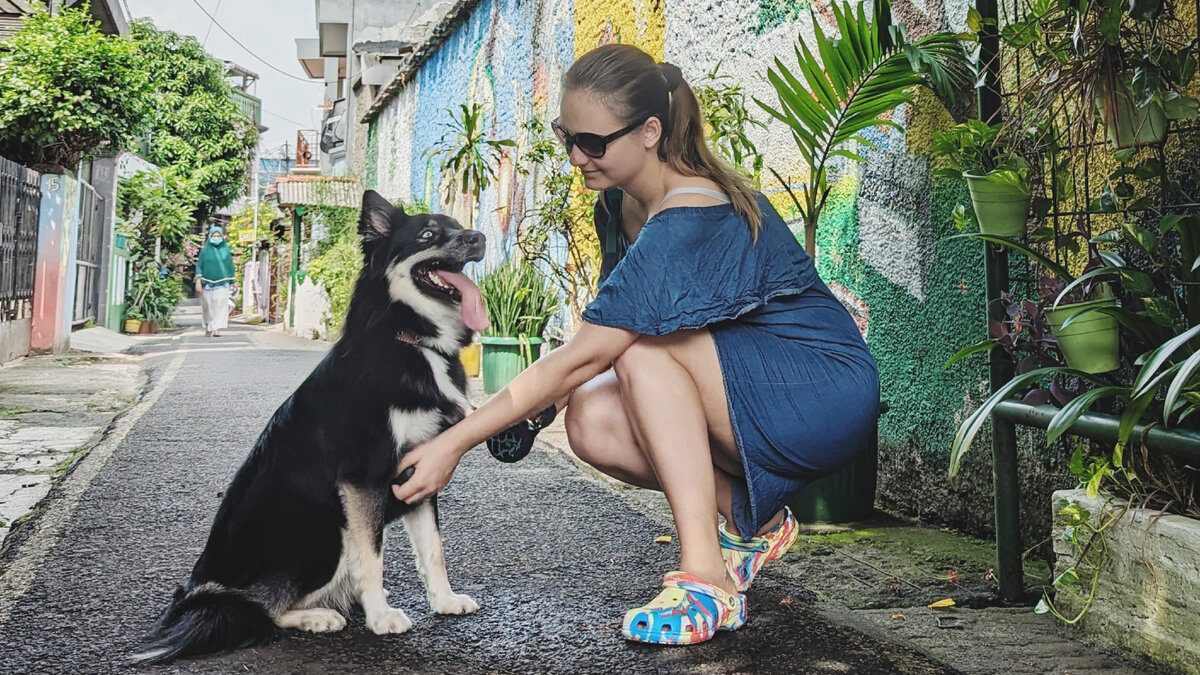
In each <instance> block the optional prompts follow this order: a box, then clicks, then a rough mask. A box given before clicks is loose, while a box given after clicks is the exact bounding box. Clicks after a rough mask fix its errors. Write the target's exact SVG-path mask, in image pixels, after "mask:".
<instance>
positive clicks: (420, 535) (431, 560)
mask: <svg viewBox="0 0 1200 675" xmlns="http://www.w3.org/2000/svg"><path fill="white" fill-rule="evenodd" d="M404 529H406V530H408V538H409V540H411V541H412V548H413V555H414V556H416V559H417V572H419V573H420V575H421V581H423V582H424V583H425V593H426V595H427V596H428V597H429V607H430V608H431V609H433V611H435V612H437V613H438V614H470V613H472V612H474V611H476V610H478V609H479V604H478V603H476V602H475V601H474V600H472V599H471V598H470V597H468V596H466V595H459V594H458V593H455V592H454V589H452V588H450V578H449V577H448V576H447V575H446V555H445V552H444V551H443V550H442V536H441V534H440V533H439V532H438V526H437V515H436V513H435V511H434V506H433V503H432V502H431V501H428V500H427V501H423V502H421V503H420V504H418V505H416V506H414V507H413V508H412V510H411V511H409V512H408V513H406V514H404Z"/></svg>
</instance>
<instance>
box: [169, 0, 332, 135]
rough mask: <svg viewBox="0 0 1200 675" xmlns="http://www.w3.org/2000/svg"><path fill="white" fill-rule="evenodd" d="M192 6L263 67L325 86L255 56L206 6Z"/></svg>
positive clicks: (195, 0)
mask: <svg viewBox="0 0 1200 675" xmlns="http://www.w3.org/2000/svg"><path fill="white" fill-rule="evenodd" d="M192 4H193V5H195V6H197V7H199V8H200V11H201V12H204V15H205V16H207V17H208V18H209V19H211V20H212V23H213V25H214V26H216V27H217V28H220V29H221V32H222V33H224V34H225V35H227V36H229V39H230V40H233V42H234V44H236V45H237V46H239V47H241V48H242V49H244V50H246V53H247V54H249V55H250V56H253V57H254V58H256V59H258V60H259V61H261V62H262V63H263V65H265V66H266V67H268V68H270V69H271V70H274V71H276V72H278V73H280V74H281V75H286V76H287V77H290V78H292V79H293V80H297V81H300V82H304V83H305V84H321V85H323V84H324V82H318V81H314V80H309V79H306V78H303V77H296V76H295V75H292V74H291V73H289V72H287V71H285V70H281V69H279V68H277V67H275V66H274V65H273V64H272V63H271V62H270V61H267V60H266V59H264V58H263V57H261V56H259V55H258V54H255V53H254V52H252V51H250V48H249V47H247V46H246V45H244V44H242V43H241V41H240V40H238V39H237V38H236V37H234V36H233V33H230V32H229V31H228V30H226V28H225V27H224V26H222V25H221V24H220V23H219V22H218V21H217V19H216V17H214V16H213V15H212V14H209V13H208V10H207V9H205V8H204V5H202V4H200V0H192ZM293 124H294V123H293Z"/></svg>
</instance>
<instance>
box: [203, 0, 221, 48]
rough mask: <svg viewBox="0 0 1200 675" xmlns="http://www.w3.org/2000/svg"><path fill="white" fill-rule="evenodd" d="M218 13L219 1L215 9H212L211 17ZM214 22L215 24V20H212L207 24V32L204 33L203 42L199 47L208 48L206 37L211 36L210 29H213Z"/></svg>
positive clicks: (219, 0)
mask: <svg viewBox="0 0 1200 675" xmlns="http://www.w3.org/2000/svg"><path fill="white" fill-rule="evenodd" d="M220 12H221V0H217V6H216V8H214V9H213V16H216V15H217V14H219V13H220ZM216 22H217V20H216V19H213V20H212V21H210V22H209V23H208V30H206V31H204V42H201V43H200V46H201V47H207V46H208V36H209V35H212V27H213V24H214V23H216Z"/></svg>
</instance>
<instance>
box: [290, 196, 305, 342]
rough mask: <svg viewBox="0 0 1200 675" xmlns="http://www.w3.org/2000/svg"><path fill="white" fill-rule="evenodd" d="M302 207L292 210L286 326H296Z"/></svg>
mask: <svg viewBox="0 0 1200 675" xmlns="http://www.w3.org/2000/svg"><path fill="white" fill-rule="evenodd" d="M303 214H304V209H303V208H301V207H299V206H297V207H296V208H295V209H293V210H292V291H291V295H289V296H288V328H295V327H296V275H297V274H298V273H299V272H300V232H301V231H302V230H301V221H300V216H301V215H303Z"/></svg>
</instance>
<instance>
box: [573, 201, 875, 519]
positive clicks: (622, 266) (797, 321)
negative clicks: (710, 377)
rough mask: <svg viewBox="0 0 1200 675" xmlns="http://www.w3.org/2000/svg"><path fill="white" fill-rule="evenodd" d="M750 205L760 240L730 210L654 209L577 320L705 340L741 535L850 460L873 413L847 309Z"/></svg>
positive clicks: (767, 210)
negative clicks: (718, 387)
mask: <svg viewBox="0 0 1200 675" xmlns="http://www.w3.org/2000/svg"><path fill="white" fill-rule="evenodd" d="M758 203H759V206H760V207H761V208H762V211H763V220H762V229H761V231H760V232H759V236H758V241H757V242H755V241H752V240H751V238H750V228H749V227H748V225H747V223H746V219H745V218H744V217H743V216H741V215H739V214H738V213H737V212H736V211H735V210H734V209H733V207H732V206H730V205H719V206H704V207H690V206H684V207H672V208H668V209H664V210H663V211H660V212H659V213H657V214H655V215H654V216H653V217H652V218H650V220H649V221H648V222H647V223H646V225H645V226H644V227H643V228H642V230H641V232H640V233H639V234H638V236H637V240H636V241H635V242H634V243H633V244H632V245H630V246H629V248H628V250H627V251H626V252H625V255H624V256H623V257H622V258H621V260H620V262H619V263H617V265H616V267H615V269H613V270H612V272H611V274H609V275H608V277H607V278H606V279H605V280H604V281H603V282H602V283H601V285H600V290H599V293H598V294H597V296H596V299H595V300H594V301H593V302H592V303H591V304H590V305H589V306H588V308H587V309H586V310H585V311H584V313H583V318H584V320H585V321H588V322H590V323H593V324H597V325H601V326H610V327H614V328H624V329H626V330H630V331H634V332H637V333H641V334H643V335H666V334H668V333H674V332H676V331H680V330H687V329H697V328H707V329H708V330H709V332H710V333H711V334H712V337H713V342H714V343H716V348H717V355H718V358H719V359H720V363H721V373H722V376H723V377H724V380H725V395H726V397H727V398H728V401H729V419H730V421H731V422H732V424H733V433H734V437H735V440H736V441H737V446H738V453H739V454H740V455H741V460H742V468H743V470H744V473H745V477H744V480H743V479H738V478H737V477H735V480H734V485H733V510H734V521H735V522H734V525H735V526H736V527H737V529H738V532H739V533H741V535H742V536H744V537H750V536H753V535H754V534H755V533H756V532H757V531H758V530H759V529H760V528H761V527H762V526H763V525H765V524H766V523H767V521H769V520H770V519H771V518H772V517H773V516H774V515H775V513H777V512H778V511H779V509H780V508H782V507H783V505H784V504H785V503H786V502H787V500H788V499H789V498H790V497H791V495H792V494H794V493H795V492H797V491H798V490H801V489H803V488H804V486H805V485H807V484H808V483H810V482H811V481H812V480H813V479H815V478H819V477H821V476H823V475H826V474H829V473H832V472H834V471H837V470H838V469H840V468H841V467H842V466H844V465H845V464H847V463H848V462H849V461H850V460H851V459H853V458H854V456H855V455H856V454H857V453H858V451H859V450H860V449H861V448H862V447H863V444H864V443H866V442H867V440H868V434H869V433H870V432H871V429H872V424H873V422H874V421H875V417H876V415H877V413H878V408H879V373H878V371H877V369H876V366H875V360H874V359H873V358H872V357H871V353H870V352H869V351H868V350H867V346H866V343H864V342H863V339H862V336H861V334H860V333H859V332H858V328H857V326H855V324H854V321H853V320H852V319H851V318H850V314H849V312H847V311H846V309H845V308H844V307H843V306H842V304H841V303H840V302H838V301H837V299H836V298H835V297H834V296H833V294H832V293H830V291H829V289H828V287H826V286H825V283H824V282H823V281H821V279H820V278H819V277H818V276H817V273H816V269H815V268H814V266H813V261H812V258H810V257H809V256H808V254H807V253H805V251H804V249H803V247H801V246H800V244H799V243H798V242H797V241H796V239H795V237H793V236H792V233H791V232H790V231H789V230H788V228H787V225H786V224H784V222H783V219H782V218H780V217H779V214H777V213H776V212H775V210H774V208H772V206H771V204H770V203H769V202H768V201H767V200H766V198H765V197H763V196H762V195H758Z"/></svg>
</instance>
